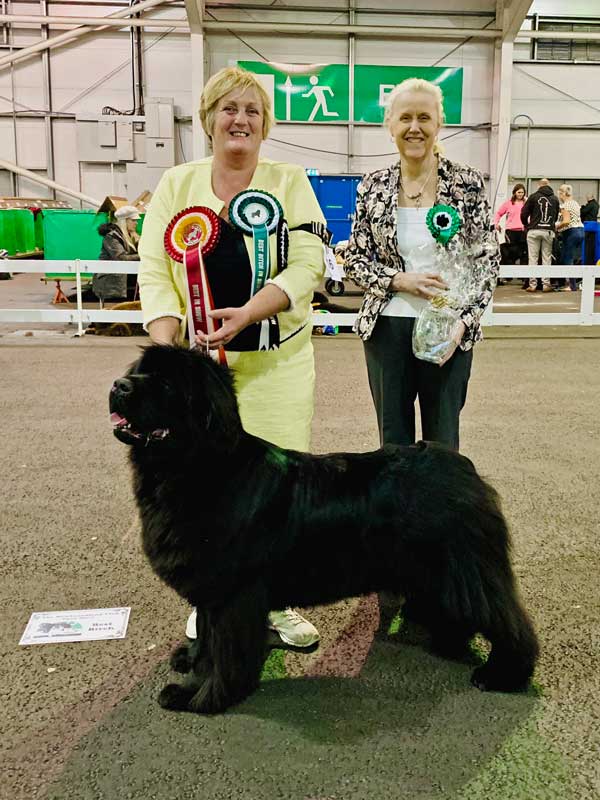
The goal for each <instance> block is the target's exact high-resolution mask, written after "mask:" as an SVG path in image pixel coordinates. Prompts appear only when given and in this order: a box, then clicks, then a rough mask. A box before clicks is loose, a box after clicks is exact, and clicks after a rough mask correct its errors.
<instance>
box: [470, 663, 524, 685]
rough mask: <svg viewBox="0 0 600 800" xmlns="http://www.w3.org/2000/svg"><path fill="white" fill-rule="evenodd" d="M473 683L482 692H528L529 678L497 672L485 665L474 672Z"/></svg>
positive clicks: (472, 675)
mask: <svg viewBox="0 0 600 800" xmlns="http://www.w3.org/2000/svg"><path fill="white" fill-rule="evenodd" d="M471 683H472V684H473V686H476V687H477V688H478V689H480V690H481V691H482V692H526V691H527V688H528V686H529V678H528V677H525V678H524V677H523V676H522V675H511V674H510V673H508V672H497V671H496V670H492V669H490V668H489V667H488V665H487V664H484V665H483V666H482V667H477V669H475V670H473V673H472V674H471Z"/></svg>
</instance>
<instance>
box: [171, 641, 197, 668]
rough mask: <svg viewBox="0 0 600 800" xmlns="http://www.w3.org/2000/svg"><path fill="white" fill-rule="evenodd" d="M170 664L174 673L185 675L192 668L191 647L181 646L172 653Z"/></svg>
mask: <svg viewBox="0 0 600 800" xmlns="http://www.w3.org/2000/svg"><path fill="white" fill-rule="evenodd" d="M169 664H170V666H171V669H172V670H173V671H174V672H180V673H181V674H182V675H185V673H186V672H189V671H190V670H191V668H192V660H191V658H190V647H189V645H187V644H180V645H179V647H176V648H175V650H173V652H172V653H171V658H170V659H169Z"/></svg>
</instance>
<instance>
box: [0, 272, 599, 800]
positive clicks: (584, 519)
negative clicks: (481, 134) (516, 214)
mask: <svg viewBox="0 0 600 800" xmlns="http://www.w3.org/2000/svg"><path fill="white" fill-rule="evenodd" d="M29 277H31V276H29ZM7 285H9V286H13V287H14V286H15V281H12V282H6V283H4V284H1V283H0V306H2V307H6V305H5V303H4V300H2V297H1V295H2V292H3V291H4V287H6V286H7ZM30 286H33V284H30ZM40 286H42V285H41V284H40ZM35 288H38V287H35ZM504 288H510V287H501V290H502V289H504ZM501 290H500V291H501ZM44 291H46V292H47V291H48V290H46V289H45V290H44ZM514 291H515V292H518V289H517V288H516V287H515V289H514ZM523 294H525V293H523ZM4 297H5V298H6V297H7V295H5V296H4ZM527 297H529V298H530V300H531V299H533V298H531V296H529V295H527ZM558 297H559V300H560V302H563V301H562V298H563V297H565V296H564V295H561V296H560V295H559V296H558ZM567 297H568V296H567ZM534 299H535V300H537V297H536V298H534ZM552 300H554V297H552ZM569 300H570V298H569ZM15 302H19V303H21V302H22V298H18V297H17V298H16V300H15ZM15 307H23V306H22V305H20V304H19V305H17V306H15ZM46 327H47V326H46ZM11 328H12V329H13V331H14V328H15V326H4V327H3V329H2V330H0V334H2V335H1V336H0V376H1V377H2V379H1V380H0V412H1V415H2V420H3V447H2V448H1V449H0V475H2V488H3V491H2V502H1V503H0V544H1V547H2V553H3V559H2V561H1V562H0V570H1V573H0V574H1V576H2V581H1V583H0V602H1V603H2V607H3V609H4V614H3V615H2V622H1V627H0V637H1V646H2V652H3V654H4V657H3V674H4V680H3V682H2V695H1V702H2V705H3V711H4V713H3V737H2V741H1V744H0V759H1V761H2V763H3V766H4V778H3V781H2V783H0V798H1V800H21V799H22V800H25V798H28V799H29V798H41V797H45V798H56V800H59V798H60V800H67V799H68V800H75V799H76V800H88V799H89V800H101V799H104V798H105V799H106V800H115V799H117V798H118V800H120V799H121V798H135V800H138V799H139V800H142V799H143V800H148V798H158V799H159V800H171V798H173V800H182V799H183V798H202V800H204V798H206V800H225V798H235V800H238V798H240V799H244V800H246V799H247V800H259V799H260V800H272V799H275V798H282V799H283V798H285V800H288V799H289V800H309V799H311V800H317V799H319V800H356V799H360V800H367V799H368V800H380V799H381V800H384V798H385V800H387V798H390V799H391V800H396V798H398V799H400V798H402V800H414V798H427V799H428V798H452V800H479V798H481V800H483V798H486V800H508V799H509V798H510V800H533V799H535V800H538V799H539V800H559V798H560V800H571V799H572V800H596V798H598V797H599V796H600V766H599V761H598V752H599V751H600V719H599V717H600V711H599V707H598V696H599V693H600V671H599V670H598V656H599V652H598V651H599V644H600V613H599V612H600V592H599V588H598V574H599V567H600V543H599V535H598V534H599V529H598V502H597V497H596V482H595V476H596V475H597V474H598V472H599V471H600V446H599V444H598V427H599V426H598V402H597V398H598V397H599V396H600V341H599V340H598V338H594V337H595V336H596V329H595V328H594V329H585V330H584V329H577V330H572V329H565V328H561V329H557V330H555V331H554V332H553V331H552V330H549V329H539V328H536V329H529V330H523V329H517V328H511V329H506V328H495V329H493V330H491V331H490V332H489V333H490V335H488V337H487V341H486V342H484V343H483V344H481V345H478V347H477V349H476V353H475V360H474V367H473V376H472V379H471V384H470V389H469V398H468V401H467V406H466V408H465V411H464V413H463V417H462V437H461V438H462V449H463V452H465V454H466V455H468V456H469V457H470V458H472V459H473V461H474V463H475V464H476V466H477V467H478V469H479V471H480V472H481V473H482V474H483V475H484V476H486V477H487V478H488V479H489V480H490V481H491V482H492V483H493V484H494V485H495V486H496V488H497V489H498V490H499V492H500V494H501V496H502V498H503V503H504V508H505V512H506V514H507V516H508V518H509V520H510V523H511V527H512V531H513V536H514V563H515V569H516V573H517V575H518V578H519V581H520V586H521V590H522V594H523V596H524V600H525V603H526V605H527V607H528V608H529V610H530V612H531V614H532V616H533V618H534V621H535V623H536V626H537V628H538V632H539V635H540V639H541V643H542V656H541V660H540V664H539V667H538V670H537V673H536V685H537V686H538V689H539V693H537V692H532V693H531V694H530V695H527V696H514V697H512V696H504V695H498V694H482V693H480V692H478V691H477V690H475V689H473V688H471V687H470V686H469V680H468V678H469V668H468V667H467V666H466V665H462V664H453V663H449V662H447V661H443V660H440V659H437V658H435V657H433V656H431V655H429V654H427V653H426V652H424V651H423V650H422V649H421V648H420V647H418V646H416V645H417V642H416V641H415V640H414V639H411V637H410V635H406V636H402V637H400V638H401V641H400V642H399V643H391V642H380V641H373V630H374V629H375V627H376V624H377V615H378V611H377V604H376V602H375V601H374V600H373V599H372V598H365V599H363V600H361V601H357V600H353V601H352V600H351V601H348V602H347V603H344V604H340V605H339V606H336V607H329V608H315V609H312V610H310V617H311V619H312V620H313V621H315V622H316V623H317V624H318V626H319V628H320V630H321V633H322V646H321V648H320V649H319V650H318V651H317V653H315V654H313V655H312V656H310V657H307V656H299V655H295V654H294V655H292V654H288V655H287V656H286V657H285V667H286V671H287V674H288V676H290V677H289V678H288V679H284V680H275V681H269V682H266V683H264V684H263V686H262V689H261V691H260V692H258V693H257V694H256V695H255V696H254V697H253V698H251V699H250V700H249V701H248V702H246V703H244V704H243V705H242V706H240V707H239V708H237V709H235V710H233V711H231V712H229V713H228V714H226V715H223V716H220V717H216V718H199V717H195V716H192V715H186V714H169V713H167V712H163V711H162V710H161V709H160V708H159V707H158V705H157V704H156V702H155V696H156V693H157V691H158V689H159V688H160V686H161V685H162V684H164V682H165V680H166V678H167V674H168V667H167V665H166V658H167V654H168V652H169V650H170V649H171V647H172V646H173V645H174V644H175V643H176V642H177V641H178V640H180V638H181V636H182V633H183V623H184V620H185V617H186V614H187V609H186V608H185V606H184V604H183V603H182V602H181V601H180V600H179V599H178V598H177V597H176V596H175V595H174V594H173V593H172V592H171V591H170V590H168V589H167V588H165V587H164V586H163V585H162V584H161V583H160V582H159V581H158V579H156V578H155V577H154V575H153V574H152V573H151V571H150V568H149V566H148V565H147V563H146V562H145V560H144V558H143V555H142V554H141V552H140V547H139V531H138V523H137V517H136V513H135V509H134V504H133V500H132V494H131V489H130V483H129V471H128V466H127V462H126V448H125V447H124V446H123V445H120V444H119V443H118V442H117V441H116V440H115V439H114V438H113V436H112V433H111V427H110V424H109V420H108V411H107V396H108V390H109V387H110V385H111V383H112V381H113V379H114V378H115V377H117V376H118V375H120V374H121V373H122V371H123V370H124V368H125V367H126V365H127V364H128V363H130V362H131V361H132V360H133V359H134V358H135V357H136V352H137V347H138V345H139V344H143V343H145V342H147V339H125V340H124V339H106V338H92V337H86V338H84V339H81V340H78V339H72V338H71V337H70V335H69V333H62V334H60V333H57V334H56V335H53V336H50V335H48V334H46V333H44V332H42V331H35V330H34V331H33V333H34V335H33V336H31V337H24V336H23V335H21V334H20V333H19V334H15V333H14V332H11V330H10V329H11ZM503 332H504V335H503ZM584 337H591V338H584ZM314 343H315V350H316V360H317V404H316V413H315V421H314V426H313V432H314V435H313V449H314V450H315V451H316V452H328V451H332V450H357V451H364V450H368V449H371V448H374V447H376V446H377V435H376V428H375V420H374V414H373V411H372V407H371V401H370V398H369V394H368V387H367V382H366V375H365V369H364V363H363V357H362V352H361V345H360V343H359V342H358V341H357V340H356V339H355V338H354V337H353V336H350V335H344V336H338V337H334V338H328V337H322V338H318V337H315V339H314ZM316 557H318V554H316ZM121 605H127V606H131V607H132V613H131V619H130V623H129V629H128V633H127V637H126V638H125V639H124V640H119V641H107V642H90V643H79V644H66V643H65V644H60V645H37V646H32V647H19V645H18V641H19V638H20V636H21V634H22V632H23V630H24V628H25V625H26V623H27V620H28V618H29V615H30V614H31V612H32V611H48V610H62V609H69V608H73V609H76V608H87V607H113V606H121ZM399 645H401V646H399Z"/></svg>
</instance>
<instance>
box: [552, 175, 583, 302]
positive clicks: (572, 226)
mask: <svg viewBox="0 0 600 800" xmlns="http://www.w3.org/2000/svg"><path fill="white" fill-rule="evenodd" d="M558 199H559V200H560V220H559V221H558V223H557V224H556V230H557V231H562V232H563V234H562V250H561V259H560V260H561V261H562V263H563V264H574V263H575V258H576V257H577V255H578V254H579V255H580V254H581V245H582V244H583V237H584V231H583V222H582V221H581V216H580V207H579V203H578V202H577V201H576V200H574V199H573V187H572V186H571V184H570V183H563V184H562V186H560V187H559V189H558ZM576 290H577V280H576V279H575V278H569V280H568V283H567V284H566V285H565V286H563V288H562V291H563V292H574V291H576Z"/></svg>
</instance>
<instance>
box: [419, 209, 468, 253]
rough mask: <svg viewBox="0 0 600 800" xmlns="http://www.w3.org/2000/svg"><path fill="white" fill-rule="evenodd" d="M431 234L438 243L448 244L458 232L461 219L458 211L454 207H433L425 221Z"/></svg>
mask: <svg viewBox="0 0 600 800" xmlns="http://www.w3.org/2000/svg"><path fill="white" fill-rule="evenodd" d="M425 222H426V224H427V228H428V229H429V233H430V234H431V235H432V236H433V238H434V239H435V240H436V242H439V243H440V244H444V245H445V244H448V242H449V241H450V239H452V237H453V236H454V235H455V234H456V233H457V232H458V230H459V228H460V226H461V219H460V215H459V213H458V211H457V210H456V209H455V208H452V206H444V205H439V206H433V208H430V209H429V211H428V212H427V218H426V220H425Z"/></svg>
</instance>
